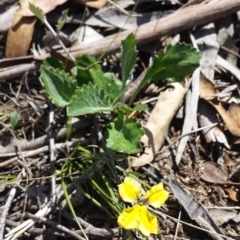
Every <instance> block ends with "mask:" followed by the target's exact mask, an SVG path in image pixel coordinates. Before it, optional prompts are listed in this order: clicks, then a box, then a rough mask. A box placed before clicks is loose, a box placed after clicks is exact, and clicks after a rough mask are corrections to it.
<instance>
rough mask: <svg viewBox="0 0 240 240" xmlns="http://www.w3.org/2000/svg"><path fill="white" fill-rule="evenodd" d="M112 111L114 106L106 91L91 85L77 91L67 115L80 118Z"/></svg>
mask: <svg viewBox="0 0 240 240" xmlns="http://www.w3.org/2000/svg"><path fill="white" fill-rule="evenodd" d="M112 110H113V106H112V105H111V103H110V101H109V99H108V96H106V94H105V93H104V91H103V90H102V89H100V88H99V87H97V86H94V85H93V84H92V83H89V84H88V85H83V87H82V88H81V89H77V90H76V92H75V94H74V95H73V97H72V99H71V101H70V103H69V105H68V108H67V113H68V116H79V115H84V114H92V113H97V112H104V111H112Z"/></svg>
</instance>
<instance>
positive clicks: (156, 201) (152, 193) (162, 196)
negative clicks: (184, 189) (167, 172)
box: [142, 183, 169, 208]
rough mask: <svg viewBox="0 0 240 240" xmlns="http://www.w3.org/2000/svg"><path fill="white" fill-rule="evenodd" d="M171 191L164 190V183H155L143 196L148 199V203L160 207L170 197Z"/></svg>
mask: <svg viewBox="0 0 240 240" xmlns="http://www.w3.org/2000/svg"><path fill="white" fill-rule="evenodd" d="M168 196H169V192H167V191H166V190H164V188H163V183H159V184H157V185H154V186H153V187H152V188H151V189H150V190H149V191H147V192H146V194H145V195H144V196H143V198H142V199H143V200H147V204H149V205H151V206H153V207H155V208H159V207H161V206H162V205H163V204H164V203H165V202H166V200H167V199H168Z"/></svg>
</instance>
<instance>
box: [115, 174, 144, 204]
mask: <svg viewBox="0 0 240 240" xmlns="http://www.w3.org/2000/svg"><path fill="white" fill-rule="evenodd" d="M118 191H119V194H120V196H121V198H122V199H123V200H124V201H125V202H131V203H134V202H136V201H137V199H138V198H139V197H140V196H141V194H142V188H141V187H140V186H139V184H138V182H137V181H135V180H134V179H133V178H130V177H126V178H125V179H124V182H123V183H122V184H120V185H118Z"/></svg>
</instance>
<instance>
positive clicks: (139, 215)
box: [118, 204, 158, 236]
mask: <svg viewBox="0 0 240 240" xmlns="http://www.w3.org/2000/svg"><path fill="white" fill-rule="evenodd" d="M118 224H119V226H121V227H123V228H125V229H127V230H134V229H138V230H139V231H140V232H141V233H142V234H143V235H144V236H149V235H150V233H154V234H157V233H158V221H157V217H156V216H154V215H153V214H152V213H150V212H149V211H148V210H147V207H146V206H144V205H139V204H136V205H134V206H133V207H130V208H125V209H124V210H123V211H122V213H121V214H120V215H119V217H118Z"/></svg>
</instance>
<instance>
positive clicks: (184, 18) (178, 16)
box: [0, 0, 240, 80]
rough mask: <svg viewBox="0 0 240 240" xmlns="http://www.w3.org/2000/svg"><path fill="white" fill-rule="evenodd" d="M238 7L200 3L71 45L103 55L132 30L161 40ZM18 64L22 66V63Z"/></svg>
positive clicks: (229, 1) (140, 38) (224, 0)
mask: <svg viewBox="0 0 240 240" xmlns="http://www.w3.org/2000/svg"><path fill="white" fill-rule="evenodd" d="M239 10H240V2H239V1H236V0H219V1H214V2H210V3H208V4H197V5H193V6H189V7H186V8H182V9H179V10H177V11H175V12H174V13H172V14H170V15H168V16H167V17H164V18H161V19H159V20H156V21H152V22H149V23H146V24H142V25H140V26H139V27H138V28H136V29H132V30H126V31H123V32H121V33H119V34H114V35H111V36H109V37H106V38H104V39H102V40H99V41H95V42H92V43H82V44H81V45H80V46H78V47H74V48H71V51H70V52H71V53H72V54H73V56H74V57H77V56H80V55H83V54H90V55H93V56H96V55H100V54H101V53H102V52H104V51H105V50H106V49H107V52H108V53H112V52H115V51H117V50H119V48H120V45H121V41H122V40H123V39H125V38H126V37H127V36H128V35H129V34H130V33H132V32H133V33H134V34H135V37H136V39H137V44H138V45H139V46H140V45H143V44H145V43H149V42H151V41H153V40H156V39H159V38H161V37H163V36H166V35H170V34H174V33H179V32H181V31H183V30H187V29H190V28H192V27H194V26H198V25H201V24H206V23H209V22H212V21H214V20H217V19H219V18H222V17H225V16H228V15H230V14H232V13H234V12H237V11H239ZM60 53H63V51H60ZM48 56H49V54H44V55H40V56H37V57H33V56H32V60H33V59H35V60H44V59H45V58H46V57H48ZM21 59H22V58H21ZM29 59H30V58H29ZM3 63H4V60H3V61H0V64H3ZM37 66H38V65H35V70H36V69H37ZM16 67H17V68H20V66H16ZM29 68H31V71H32V70H33V68H34V66H33V64H32V63H31V64H29ZM6 71H9V70H4V69H3V70H0V80H1V79H7V78H12V76H11V75H10V74H7V73H6ZM11 71H14V70H13V68H11ZM25 72H26V67H25V68H24V70H22V69H19V71H18V74H19V75H21V74H23V73H25ZM16 75H17V72H16V71H15V72H14V76H16Z"/></svg>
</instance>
